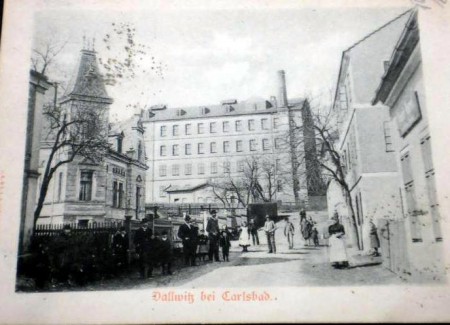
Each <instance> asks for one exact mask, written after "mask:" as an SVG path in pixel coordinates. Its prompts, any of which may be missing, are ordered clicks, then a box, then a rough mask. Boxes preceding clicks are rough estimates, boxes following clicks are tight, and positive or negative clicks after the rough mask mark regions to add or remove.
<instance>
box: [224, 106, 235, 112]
mask: <svg viewBox="0 0 450 325" xmlns="http://www.w3.org/2000/svg"><path fill="white" fill-rule="evenodd" d="M231 112H234V107H233V106H231V105H227V106H225V113H231Z"/></svg>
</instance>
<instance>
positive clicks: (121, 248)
mask: <svg viewBox="0 0 450 325" xmlns="http://www.w3.org/2000/svg"><path fill="white" fill-rule="evenodd" d="M112 244H113V254H114V256H115V262H116V268H117V271H118V272H119V271H123V270H125V268H126V267H127V265H128V234H127V232H126V230H125V227H123V226H122V227H120V228H119V229H118V230H117V232H116V233H115V234H114V237H113V241H112Z"/></svg>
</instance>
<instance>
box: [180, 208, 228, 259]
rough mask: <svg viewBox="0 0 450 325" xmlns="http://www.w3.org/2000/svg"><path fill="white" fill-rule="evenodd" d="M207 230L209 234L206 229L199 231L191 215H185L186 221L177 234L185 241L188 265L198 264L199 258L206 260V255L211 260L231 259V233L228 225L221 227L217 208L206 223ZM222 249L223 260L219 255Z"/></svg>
mask: <svg viewBox="0 0 450 325" xmlns="http://www.w3.org/2000/svg"><path fill="white" fill-rule="evenodd" d="M206 232H207V233H208V235H205V231H204V230H200V231H199V229H198V227H197V226H196V225H195V223H194V222H193V220H192V219H191V217H190V216H189V215H186V216H185V217H184V223H183V224H182V225H181V226H180V227H179V228H178V234H177V236H178V238H180V239H181V241H182V243H183V255H184V262H185V265H186V266H196V265H197V258H198V259H200V260H201V261H205V260H206V257H208V260H209V261H215V262H222V261H224V262H228V261H229V254H230V247H231V233H230V231H229V230H228V228H227V227H226V226H223V227H222V229H220V226H219V220H218V218H217V211H216V210H212V211H211V217H210V218H209V219H208V222H207V225H206ZM220 249H221V250H222V260H221V259H220V256H219V255H220V252H219V250H220Z"/></svg>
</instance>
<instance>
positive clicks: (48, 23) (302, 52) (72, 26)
mask: <svg viewBox="0 0 450 325" xmlns="http://www.w3.org/2000/svg"><path fill="white" fill-rule="evenodd" d="M405 10H407V8H398V7H397V8H392V9H391V10H388V9H386V8H383V9H371V8H366V9H320V10H313V9H298V10H281V9H280V10H273V9H272V10H252V11H249V10H228V11H225V10H221V11H211V10H208V11H206V10H189V11H187V10H183V11H174V10H171V11H158V12H155V11H153V12H150V11H140V12H139V14H134V15H130V14H129V13H128V14H124V13H121V12H107V11H83V12H77V11H73V10H72V11H57V12H55V11H44V12H41V13H40V14H39V15H37V17H36V28H35V40H36V41H37V40H40V41H42V40H44V41H45V39H47V38H48V37H49V35H52V37H53V38H54V39H56V40H68V43H67V45H66V46H65V47H64V49H63V51H62V52H61V53H60V54H59V55H58V58H57V62H56V65H55V69H53V70H51V71H49V76H50V78H53V79H59V80H61V79H67V78H69V76H68V75H69V74H70V73H68V72H72V71H73V69H74V67H75V65H76V62H77V59H78V57H79V51H80V49H81V48H82V46H83V45H82V44H83V41H82V39H83V35H86V36H87V37H88V38H89V37H95V38H96V50H97V51H98V52H99V56H101V55H102V54H103V53H104V44H103V42H102V41H101V40H102V38H103V37H104V36H105V35H106V34H107V33H111V31H112V23H116V24H117V23H121V22H125V23H132V24H134V26H135V27H136V30H137V36H136V39H135V40H136V41H137V42H139V43H142V44H145V45H147V46H148V47H149V48H150V49H149V50H148V51H147V53H148V55H147V56H146V58H145V60H144V64H143V67H146V68H147V69H148V71H150V72H148V71H147V73H145V74H144V73H141V74H138V76H137V77H136V78H135V79H134V80H132V81H123V82H122V83H120V84H116V85H115V86H114V87H108V93H109V95H110V96H111V97H113V98H114V104H113V106H112V114H113V115H115V116H118V117H119V118H123V117H126V116H128V115H129V114H131V113H132V110H131V109H126V105H127V104H133V103H135V102H139V103H141V104H143V105H144V104H145V105H147V106H150V105H154V104H159V103H165V104H168V105H169V106H170V107H180V106H192V105H207V104H217V103H219V102H220V101H221V100H223V99H230V98H236V99H238V100H245V99H247V98H251V97H263V98H269V97H270V96H271V95H275V96H276V95H277V84H276V80H277V79H276V72H277V70H280V69H283V70H285V71H286V80H287V89H288V97H291V98H293V97H302V96H304V95H306V94H310V93H312V94H320V93H324V94H326V95H327V96H328V95H329V92H330V90H334V87H335V83H336V79H337V74H338V71H339V64H340V60H341V55H342V51H343V50H345V49H346V48H348V47H349V46H351V45H352V44H353V43H355V42H357V41H358V40H359V39H361V38H362V37H364V36H365V35H366V34H368V33H370V32H372V31H373V30H374V29H376V28H378V27H380V26H381V25H383V24H385V23H386V22H388V21H389V20H391V19H393V18H394V17H396V16H397V15H399V14H401V13H402V12H404V11H405ZM117 50H120V49H119V48H118V49H117ZM152 57H154V59H153V60H154V61H155V62H156V64H159V62H162V63H161V65H162V67H163V78H162V77H161V76H160V75H158V74H156V73H154V72H151V71H154V70H151V69H150V67H151V66H152V65H154V63H153V61H152ZM141 70H142V69H140V70H139V71H141ZM139 71H138V72H139ZM50 73H52V74H53V75H54V76H52V75H50Z"/></svg>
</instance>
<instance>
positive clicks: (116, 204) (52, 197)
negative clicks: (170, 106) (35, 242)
mask: <svg viewBox="0 0 450 325" xmlns="http://www.w3.org/2000/svg"><path fill="white" fill-rule="evenodd" d="M112 102H113V101H112V98H110V97H109V96H108V94H107V92H106V89H105V85H104V83H103V79H102V77H101V75H100V72H99V69H98V65H97V58H96V54H95V51H93V50H86V49H83V50H82V51H81V56H80V61H79V64H78V66H77V69H76V73H75V75H74V76H73V78H72V80H71V82H70V84H69V87H68V88H67V90H66V92H65V94H64V95H63V96H62V98H61V100H60V102H59V105H60V107H61V111H62V112H64V114H66V116H67V118H69V119H75V118H76V116H77V112H79V110H86V112H92V111H98V112H99V113H98V114H99V118H100V124H99V125H98V128H99V130H90V131H91V132H103V130H104V132H103V133H102V134H101V135H100V137H101V138H102V139H103V140H104V141H105V143H106V142H109V144H110V146H109V148H107V149H106V150H103V151H102V153H101V154H100V156H99V157H86V156H75V159H73V161H70V162H68V163H65V164H63V165H61V166H60V167H59V168H58V169H57V172H56V174H55V175H54V176H53V178H52V180H51V182H50V185H49V189H48V193H47V196H46V200H45V203H44V206H43V209H42V211H41V215H40V218H39V220H38V224H55V223H67V222H76V223H78V224H80V225H88V224H89V223H91V222H104V221H113V220H123V219H125V216H132V218H136V219H141V218H143V217H144V216H145V204H144V198H145V180H146V170H147V166H146V165H145V148H144V145H143V144H144V128H143V126H142V122H141V115H140V114H137V115H135V116H133V117H132V118H131V119H129V120H127V121H124V122H122V123H118V124H109V118H108V115H109V106H110V104H111V103H112ZM93 116H97V115H93ZM75 127H78V126H77V125H76V124H75ZM53 144H54V140H53V138H52V137H50V138H49V137H44V138H43V141H42V142H41V152H40V160H41V173H42V172H43V169H44V168H45V166H46V162H47V160H48V159H49V156H50V154H51V153H52V147H53ZM99 150H100V149H99ZM68 154H70V150H62V151H60V152H57V154H56V158H55V161H54V164H57V163H58V162H60V161H63V160H64V159H67V157H68V156H67V155H68Z"/></svg>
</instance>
